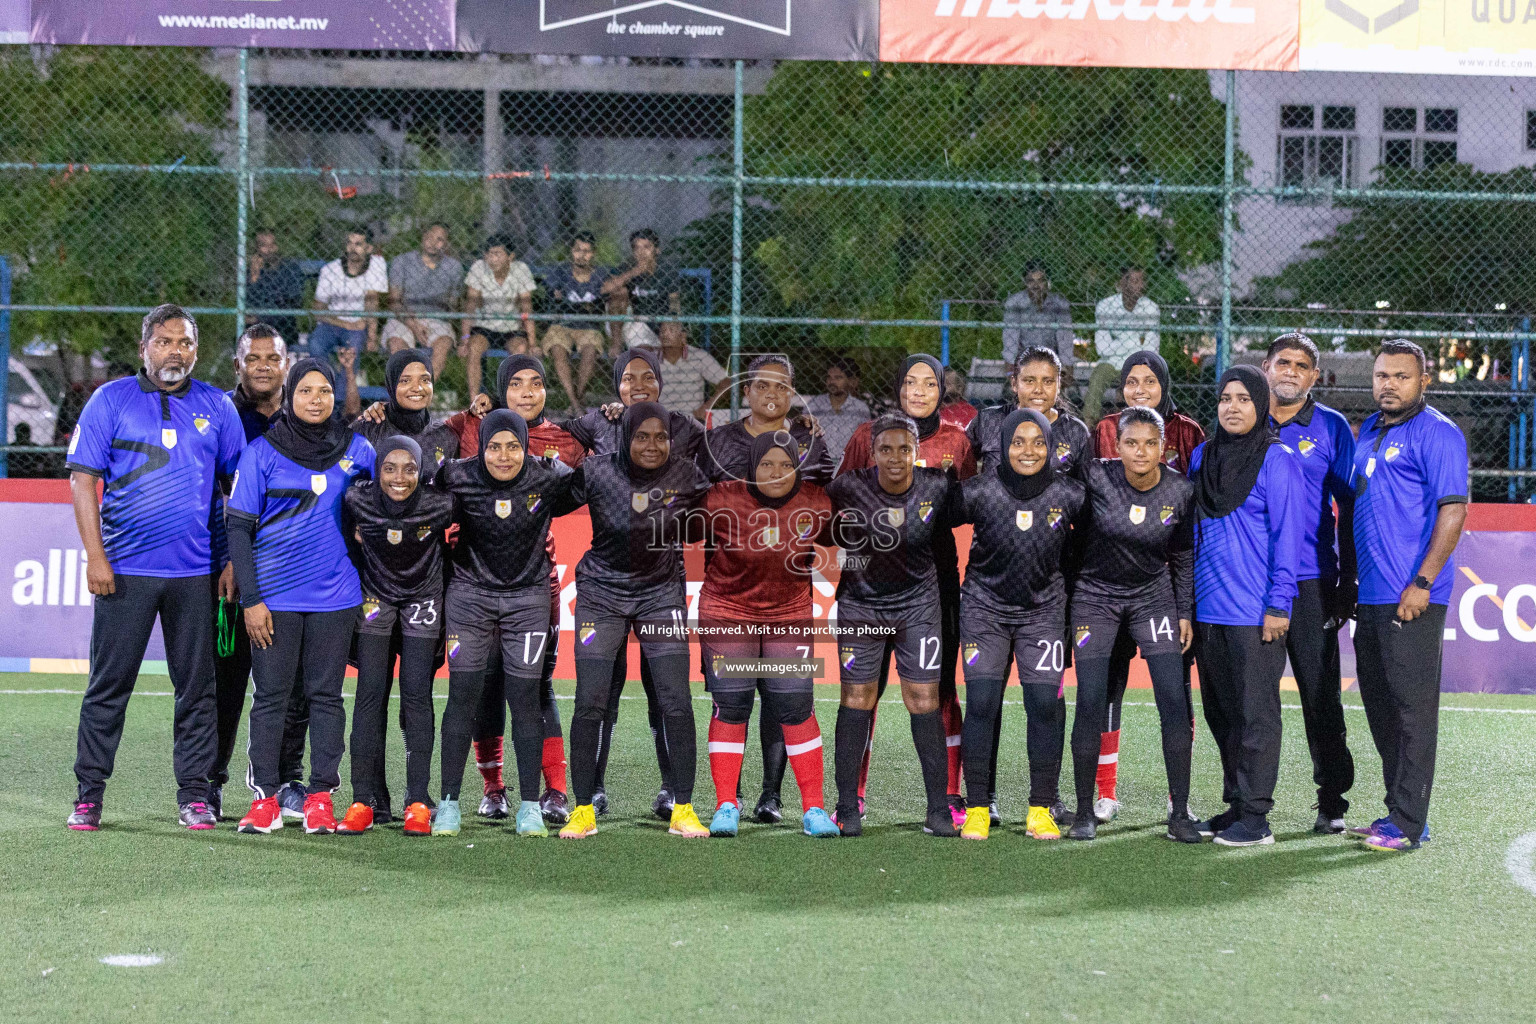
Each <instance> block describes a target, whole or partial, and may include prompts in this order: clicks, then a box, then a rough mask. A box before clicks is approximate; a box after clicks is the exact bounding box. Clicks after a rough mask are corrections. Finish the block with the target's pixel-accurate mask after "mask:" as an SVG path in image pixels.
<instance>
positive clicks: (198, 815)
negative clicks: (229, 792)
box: [176, 800, 219, 831]
mask: <svg viewBox="0 0 1536 1024" xmlns="http://www.w3.org/2000/svg"><path fill="white" fill-rule="evenodd" d="M177 811H178V813H177V815H176V820H177V821H179V822H180V823H181V824H182V826H183V827H185V828H190V829H192V830H193V831H202V830H205V829H210V828H213V826H214V825H216V824H218V821H219V819H218V817H217V816H216V815H215V814H214V813H213V811H212V810H211V809H210V808H209V807H208V805H207V804H206V803H204V802H203V801H201V800H193V801H192V802H191V803H187V804H180V805H178V807H177Z"/></svg>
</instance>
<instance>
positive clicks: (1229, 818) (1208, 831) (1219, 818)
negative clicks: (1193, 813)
mask: <svg viewBox="0 0 1536 1024" xmlns="http://www.w3.org/2000/svg"><path fill="white" fill-rule="evenodd" d="M1236 821H1237V812H1236V811H1234V810H1233V809H1232V808H1230V807H1228V808H1227V809H1226V810H1224V811H1222V812H1221V813H1220V814H1216V815H1213V816H1211V817H1209V818H1207V819H1205V820H1204V821H1197V822H1195V831H1196V832H1199V833H1200V836H1201V838H1203V839H1210V838H1212V837H1214V836H1215V835H1216V834H1217V833H1218V832H1224V831H1226V830H1227V829H1229V828H1231V827H1232V824H1233V823H1234V822H1236Z"/></svg>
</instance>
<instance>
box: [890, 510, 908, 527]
mask: <svg viewBox="0 0 1536 1024" xmlns="http://www.w3.org/2000/svg"><path fill="white" fill-rule="evenodd" d="M885 512H886V519H887V521H888V522H889V523H890V524H891V525H892V526H900V525H901V524H902V523H905V522H906V521H907V510H906V509H904V508H888V509H886V510H885Z"/></svg>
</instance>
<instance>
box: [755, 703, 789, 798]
mask: <svg viewBox="0 0 1536 1024" xmlns="http://www.w3.org/2000/svg"><path fill="white" fill-rule="evenodd" d="M757 738H758V741H759V742H760V743H761V744H762V747H763V792H764V793H772V794H773V795H774V796H778V795H779V788H780V787H781V786H783V784H784V769H785V768H786V767H787V766H788V765H789V755H788V754H787V753H785V751H784V729H783V727H782V726H780V725H779V720H778V719H777V718H775V717H774V714H773V705H772V703H771V702H770V701H769V700H768V696H767V692H766V691H764V694H763V701H762V708H761V709H760V710H759V711H758V719H757Z"/></svg>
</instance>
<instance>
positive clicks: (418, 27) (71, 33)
mask: <svg viewBox="0 0 1536 1024" xmlns="http://www.w3.org/2000/svg"><path fill="white" fill-rule="evenodd" d="M520 2H522V0H520ZM453 11H454V0H126V2H124V0H32V32H31V41H32V42H34V43H55V44H67V43H80V44H94V45H106V46H119V45H120V46H273V47H286V48H298V49H336V50H451V49H453V47H454V31H453Z"/></svg>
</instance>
